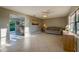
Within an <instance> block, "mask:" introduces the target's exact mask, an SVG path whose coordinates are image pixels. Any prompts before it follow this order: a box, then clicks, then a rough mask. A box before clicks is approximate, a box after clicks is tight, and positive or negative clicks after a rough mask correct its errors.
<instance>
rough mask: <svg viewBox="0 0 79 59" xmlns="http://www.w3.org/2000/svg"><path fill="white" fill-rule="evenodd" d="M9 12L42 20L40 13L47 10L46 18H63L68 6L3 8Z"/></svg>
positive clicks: (67, 11)
mask: <svg viewBox="0 0 79 59" xmlns="http://www.w3.org/2000/svg"><path fill="white" fill-rule="evenodd" d="M3 8H7V9H10V10H14V11H17V12H20V13H24V14H26V15H31V16H35V17H38V18H41V19H44V18H43V15H42V12H44V11H47V10H49V14H48V18H55V17H64V16H66V15H67V14H68V13H69V10H70V8H71V7H70V6H4V7H3Z"/></svg>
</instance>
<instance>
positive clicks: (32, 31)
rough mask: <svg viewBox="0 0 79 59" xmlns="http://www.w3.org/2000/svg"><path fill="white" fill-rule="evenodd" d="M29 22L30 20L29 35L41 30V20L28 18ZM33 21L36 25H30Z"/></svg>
mask: <svg viewBox="0 0 79 59" xmlns="http://www.w3.org/2000/svg"><path fill="white" fill-rule="evenodd" d="M29 20H30V32H31V33H35V32H39V31H40V29H41V25H42V23H41V22H42V20H41V19H39V18H36V17H32V16H29ZM33 21H35V22H37V23H38V25H32V22H33Z"/></svg>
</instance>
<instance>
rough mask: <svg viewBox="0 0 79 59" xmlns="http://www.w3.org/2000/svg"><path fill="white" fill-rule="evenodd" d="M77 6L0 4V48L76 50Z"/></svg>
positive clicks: (4, 49)
mask: <svg viewBox="0 0 79 59" xmlns="http://www.w3.org/2000/svg"><path fill="white" fill-rule="evenodd" d="M78 27H79V6H1V7H0V52H78V51H79V40H78V39H79V36H78V35H79V28H78Z"/></svg>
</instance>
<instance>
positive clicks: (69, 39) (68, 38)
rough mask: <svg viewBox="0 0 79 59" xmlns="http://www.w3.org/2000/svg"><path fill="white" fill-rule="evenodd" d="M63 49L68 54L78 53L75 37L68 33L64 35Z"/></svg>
mask: <svg viewBox="0 0 79 59" xmlns="http://www.w3.org/2000/svg"><path fill="white" fill-rule="evenodd" d="M63 47H64V51H66V52H75V51H76V39H75V37H74V36H73V35H69V34H68V33H67V34H66V33H64V34H63Z"/></svg>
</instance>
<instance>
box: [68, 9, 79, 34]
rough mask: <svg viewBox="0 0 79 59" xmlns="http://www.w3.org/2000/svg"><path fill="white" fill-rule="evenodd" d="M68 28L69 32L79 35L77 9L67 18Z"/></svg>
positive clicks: (78, 13) (78, 11)
mask: <svg viewBox="0 0 79 59" xmlns="http://www.w3.org/2000/svg"><path fill="white" fill-rule="evenodd" d="M69 28H70V29H69V30H70V31H71V32H73V33H75V34H77V35H79V9H77V10H76V11H75V12H74V14H73V15H71V16H69Z"/></svg>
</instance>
